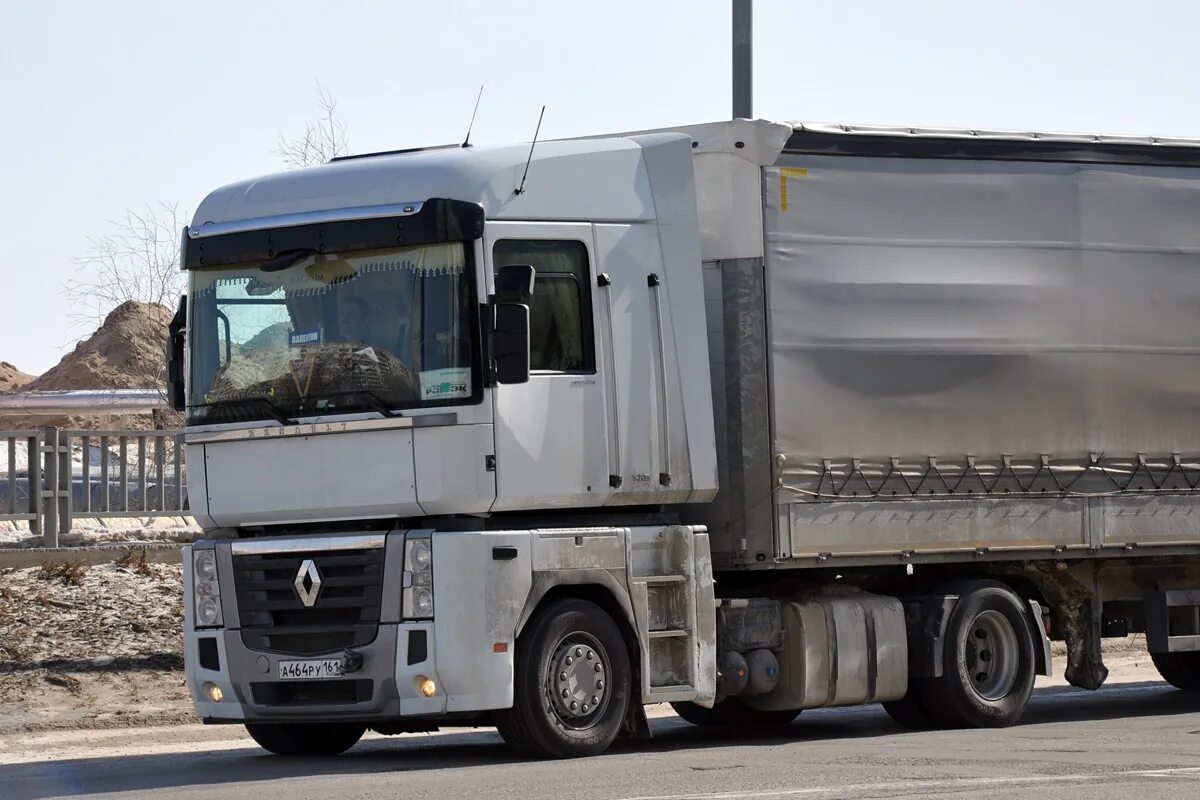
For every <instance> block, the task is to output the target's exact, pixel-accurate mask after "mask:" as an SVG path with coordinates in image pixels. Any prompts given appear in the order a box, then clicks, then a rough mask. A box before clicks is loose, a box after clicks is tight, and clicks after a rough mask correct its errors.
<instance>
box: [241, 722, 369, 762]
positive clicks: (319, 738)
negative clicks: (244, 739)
mask: <svg viewBox="0 0 1200 800" xmlns="http://www.w3.org/2000/svg"><path fill="white" fill-rule="evenodd" d="M246 730H247V731H248V732H249V733H250V737H251V738H252V739H254V741H256V742H258V744H259V746H260V747H262V748H263V749H264V750H269V751H270V752H272V753H274V754H275V755H279V756H336V755H337V754H339V753H344V752H346V751H347V750H349V749H350V748H351V747H353V746H354V745H355V744H357V743H358V740H359V739H361V738H362V735H363V734H364V733H366V732H367V729H366V726H364V725H353V724H347V723H338V722H313V723H299V722H247V723H246Z"/></svg>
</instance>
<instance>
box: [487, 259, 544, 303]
mask: <svg viewBox="0 0 1200 800" xmlns="http://www.w3.org/2000/svg"><path fill="white" fill-rule="evenodd" d="M534 274H535V273H534V269H533V267H531V266H530V265H528V264H508V265H506V266H503V267H501V268H500V269H498V270H496V302H497V303H525V304H526V305H528V304H529V301H530V300H532V299H533V278H534Z"/></svg>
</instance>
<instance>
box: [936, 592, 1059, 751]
mask: <svg viewBox="0 0 1200 800" xmlns="http://www.w3.org/2000/svg"><path fill="white" fill-rule="evenodd" d="M1035 672H1036V660H1035V656H1034V638H1033V631H1032V630H1031V629H1030V625H1029V620H1028V616H1027V614H1026V611H1025V605H1024V603H1023V602H1022V601H1021V598H1019V597H1017V596H1016V595H1015V594H1013V592H1012V590H1011V589H1009V588H1008V587H1007V586H1005V585H1003V584H1001V583H998V582H996V581H975V582H971V583H969V584H966V585H964V586H963V587H962V590H961V593H960V597H959V601H958V605H957V606H955V608H954V611H953V613H952V614H951V615H950V620H949V623H948V625H947V629H946V651H945V661H944V662H943V671H942V676H941V677H940V678H928V679H923V680H922V681H920V682H919V683H917V684H916V686H917V687H918V698H919V701H918V702H919V703H920V705H921V707H923V708H924V709H925V710H926V711H927V712H928V713H929V715H930V716H931V717H932V719H933V720H934V721H935V722H937V723H938V724H939V725H940V726H942V727H947V728H1001V727H1006V726H1008V725H1012V724H1014V723H1016V722H1017V720H1018V719H1020V718H1021V715H1022V714H1023V713H1024V711H1025V706H1026V705H1027V704H1028V703H1029V697H1030V695H1031V694H1032V693H1033V681H1034V677H1035Z"/></svg>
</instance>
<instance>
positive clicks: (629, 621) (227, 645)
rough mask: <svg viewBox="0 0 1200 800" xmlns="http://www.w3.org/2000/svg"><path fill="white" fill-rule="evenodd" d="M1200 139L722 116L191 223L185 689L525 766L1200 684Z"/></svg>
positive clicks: (340, 188)
mask: <svg viewBox="0 0 1200 800" xmlns="http://www.w3.org/2000/svg"><path fill="white" fill-rule="evenodd" d="M1197 166H1200V147H1198V146H1197V143H1196V142H1191V141H1173V140H1150V139H1130V138H1119V137H1095V136H1088V137H1074V136H1050V135H1032V134H1028V135H1025V134H1005V133H986V132H981V131H955V130H919V129H882V128H851V127H842V126H837V127H834V126H819V125H802V124H789V125H783V124H775V123H770V122H762V121H749V120H734V121H732V122H723V123H715V124H709V125H697V126H689V127H681V128H678V129H675V130H660V131H652V132H643V133H631V134H619V135H612V136H605V137H597V138H584V139H573V140H565V141H549V142H539V143H537V144H536V146H534V147H533V148H532V151H531V147H530V145H528V144H524V145H519V146H513V147H494V148H489V147H448V148H430V149H422V150H412V151H401V152H394V153H381V154H375V155H366V156H356V157H349V158H341V159H335V160H334V161H332V162H331V163H329V164H326V165H323V166H319V167H315V168H309V169H301V170H295V171H291V172H285V173H281V174H277V175H270V176H267V177H263V178H257V179H254V180H250V181H245V182H242V183H236V184H233V185H230V186H226V187H224V188H221V189H218V190H216V191H215V192H213V193H212V194H210V195H209V196H208V197H207V198H206V199H205V200H204V201H203V202H202V203H201V204H200V206H199V208H198V210H197V211H196V214H195V218H194V221H193V223H192V224H191V225H190V226H189V227H188V228H187V229H186V230H185V231H184V236H183V252H182V259H183V266H184V268H185V269H186V270H187V273H188V276H189V281H190V283H189V290H188V293H187V295H186V297H185V298H183V301H182V302H181V304H180V310H179V313H178V314H177V315H176V318H175V321H174V323H173V325H172V332H171V343H170V348H169V349H170V351H171V352H170V377H171V387H170V388H171V394H172V400H173V403H174V404H175V405H176V406H177V407H178V408H181V409H185V410H186V415H187V432H186V442H187V463H188V480H189V484H190V486H189V496H190V498H191V502H192V510H193V513H194V514H195V516H196V518H197V520H199V522H200V523H201V525H202V526H203V527H204V529H205V532H206V533H205V536H204V538H203V539H202V540H201V541H197V542H196V543H195V544H193V545H192V546H190V547H188V548H186V551H185V558H184V570H185V576H184V579H185V588H186V593H187V596H186V599H185V644H186V651H185V653H186V667H187V681H188V685H189V687H190V690H191V692H192V694H193V696H194V698H195V703H196V710H197V713H198V714H199V715H200V716H201V717H202V718H203V719H204V720H205V721H206V722H213V723H238V724H244V725H246V727H247V728H248V729H249V731H250V733H251V734H252V735H253V736H254V738H255V739H256V740H257V741H258V742H259V743H260V744H262V745H263V746H264V747H266V748H267V749H268V750H271V751H274V752H277V753H334V752H340V751H342V750H345V749H346V748H348V747H350V746H352V745H353V744H354V743H355V742H356V741H357V740H358V738H359V737H360V736H361V735H362V734H363V733H364V731H366V730H368V729H372V730H375V731H379V732H383V733H393V732H402V731H415V730H432V729H436V728H437V726H440V725H494V726H496V727H497V728H498V729H499V731H500V733H501V735H502V736H503V737H504V738H505V740H507V741H508V742H509V743H510V744H511V745H513V746H514V747H515V748H517V749H519V750H521V751H523V752H526V753H532V754H536V755H548V756H559V757H561V756H577V755H588V754H595V753H599V752H601V751H603V750H604V749H605V748H606V747H608V746H609V744H610V743H611V742H612V741H613V740H614V738H615V737H616V736H618V735H621V734H625V735H631V736H637V735H641V736H645V735H648V732H649V731H648V726H647V722H646V717H645V713H644V706H645V705H647V704H652V703H660V702H669V703H672V704H673V705H674V707H675V708H676V710H677V711H678V713H679V714H680V715H681V716H682V717H683V718H684V719H686V720H688V721H690V722H693V723H695V724H698V725H714V726H741V727H746V728H762V727H771V726H781V725H786V724H787V723H788V722H790V721H791V720H792V719H793V718H794V717H795V716H796V715H797V714H799V713H800V712H801V711H802V710H803V709H806V708H818V707H826V706H842V705H853V704H863V703H883V704H884V707H885V708H886V709H887V710H888V712H889V713H890V714H891V715H892V717H893V718H894V719H895V720H896V721H898V722H899V723H901V724H903V725H906V726H911V727H952V726H959V727H966V726H974V727H985V726H1002V725H1009V724H1012V723H1014V722H1016V721H1017V720H1018V718H1019V717H1020V716H1021V713H1022V711H1023V709H1024V708H1025V706H1026V704H1027V702H1028V700H1029V698H1030V693H1031V691H1032V688H1033V683H1034V678H1035V676H1036V675H1039V674H1047V673H1048V671H1049V669H1050V645H1049V639H1050V638H1056V639H1065V640H1066V643H1067V648H1068V652H1069V666H1068V668H1067V678H1068V680H1070V681H1071V682H1072V683H1073V684H1075V685H1077V686H1083V687H1088V688H1096V687H1098V686H1099V685H1100V684H1101V683H1102V682H1103V680H1104V678H1105V675H1106V671H1105V669H1104V665H1103V661H1102V659H1101V654H1100V641H1101V638H1102V637H1104V636H1117V635H1125V634H1126V633H1128V632H1130V631H1145V632H1146V635H1147V641H1148V644H1149V648H1150V651H1151V654H1152V656H1153V659H1154V662H1155V664H1156V665H1157V666H1158V668H1159V670H1160V671H1161V673H1162V675H1163V677H1164V678H1166V679H1167V680H1168V681H1170V682H1171V683H1173V684H1175V685H1176V686H1178V687H1180V688H1182V689H1197V688H1200V503H1198V502H1197V497H1198V495H1197V487H1198V486H1200V225H1197V220H1198V219H1200V170H1197V169H1196V167H1197Z"/></svg>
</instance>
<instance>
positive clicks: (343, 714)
mask: <svg viewBox="0 0 1200 800" xmlns="http://www.w3.org/2000/svg"><path fill="white" fill-rule="evenodd" d="M422 638H423V639H424V645H423V646H421V639H422ZM206 639H207V640H209V643H204V640H206ZM185 640H187V641H186V642H185V644H186V645H187V653H186V655H185V658H184V661H185V665H186V670H187V681H188V688H189V689H190V690H191V693H192V697H193V698H194V699H195V705H196V713H197V714H198V715H199V716H200V717H202V718H203V719H205V720H210V721H214V722H216V721H228V722H254V721H269V720H274V721H285V720H296V721H299V720H304V721H318V720H321V721H331V720H351V719H353V720H363V721H369V720H382V719H395V718H397V717H417V716H437V715H440V714H444V713H445V712H446V695H445V693H444V692H441V691H439V692H438V693H437V694H435V695H434V696H433V697H424V696H423V695H421V693H420V691H419V690H418V688H417V681H418V680H420V678H421V677H427V678H431V679H433V681H434V683H435V684H437V685H438V686H439V687H441V685H442V684H441V681H440V680H439V677H438V673H437V666H436V662H435V655H434V654H435V652H436V648H435V641H434V630H433V624H432V623H412V624H407V623H406V624H400V625H380V626H379V633H378V635H377V636H376V637H375V641H373V642H371V643H370V644H368V645H363V646H361V647H357V648H355V652H357V653H358V654H359V655H361V656H362V659H363V661H362V667H361V668H360V669H358V670H357V671H355V672H352V673H350V674H348V675H345V676H343V677H341V678H333V679H325V680H311V681H291V680H279V677H278V676H279V662H280V661H293V660H296V659H298V658H300V656H293V655H285V654H278V653H268V652H259V651H256V650H252V649H251V648H249V647H247V646H246V645H245V644H244V643H243V642H242V638H241V635H240V632H238V631H231V630H217V631H192V632H190V633H189V634H188V635H187V636H185ZM212 643H215V645H216V663H215V666H216V667H217V668H216V669H211V668H208V667H211V666H214V664H213V660H212V657H211V654H212V647H213V644H212ZM202 647H203V648H204V649H205V650H207V651H208V655H207V656H206V658H205V660H206V661H207V666H205V665H202V664H201V663H200V661H201V657H200V653H201V648H202ZM340 655H341V653H340V652H335V653H329V654H326V655H318V656H307V657H306V658H337V657H339V656H340ZM410 662H411V663H410ZM205 683H213V684H216V685H217V686H218V687H220V689H221V691H222V693H223V694H224V698H223V699H222V700H221V702H219V703H215V702H212V701H211V700H209V699H207V696H206V694H205V692H204V684H205Z"/></svg>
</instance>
